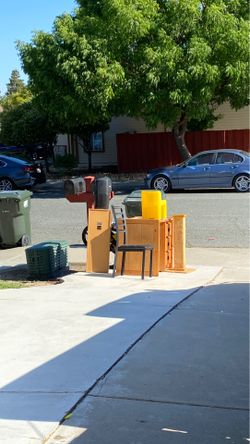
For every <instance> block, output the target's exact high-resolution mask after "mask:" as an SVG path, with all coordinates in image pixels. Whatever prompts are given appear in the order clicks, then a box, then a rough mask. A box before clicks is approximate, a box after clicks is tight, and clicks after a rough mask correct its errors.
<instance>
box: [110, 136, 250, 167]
mask: <svg viewBox="0 0 250 444" xmlns="http://www.w3.org/2000/svg"><path fill="white" fill-rule="evenodd" d="M186 144H187V146H188V149H189V150H190V152H191V154H192V155H194V154H196V153H198V152H200V151H205V150H210V149H221V148H235V149H243V150H245V151H250V130H248V129H246V130H227V131H195V132H187V133H186ZM117 160H118V170H119V172H123V173H132V172H142V171H147V170H149V169H151V168H157V167H161V166H166V165H176V164H177V163H179V162H180V161H181V159H180V156H179V152H178V150H177V147H176V144H175V140H174V137H173V135H172V133H170V132H162V133H136V134H118V135H117Z"/></svg>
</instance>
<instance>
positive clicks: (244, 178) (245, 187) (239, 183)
mask: <svg viewBox="0 0 250 444" xmlns="http://www.w3.org/2000/svg"><path fill="white" fill-rule="evenodd" d="M234 188H235V190H236V191H238V192H239V193H246V191H249V189H250V177H249V175H248V174H239V176H237V177H236V178H235V179H234Z"/></svg>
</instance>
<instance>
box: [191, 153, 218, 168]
mask: <svg viewBox="0 0 250 444" xmlns="http://www.w3.org/2000/svg"><path fill="white" fill-rule="evenodd" d="M213 157H214V153H205V154H201V155H200V156H197V157H195V158H194V159H191V160H190V161H189V162H188V163H187V165H188V166H195V165H206V164H210V163H213Z"/></svg>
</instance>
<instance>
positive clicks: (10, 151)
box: [0, 146, 46, 184]
mask: <svg viewBox="0 0 250 444" xmlns="http://www.w3.org/2000/svg"><path fill="white" fill-rule="evenodd" d="M0 154H3V155H5V156H10V157H15V158H18V159H21V160H25V161H27V162H29V163H30V164H31V165H33V170H32V176H33V177H34V178H35V184H37V183H44V182H46V161H45V160H44V159H43V158H42V157H40V156H38V155H37V153H35V152H33V151H31V150H30V149H28V148H27V147H17V146H0Z"/></svg>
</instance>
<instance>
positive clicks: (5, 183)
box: [0, 177, 14, 191]
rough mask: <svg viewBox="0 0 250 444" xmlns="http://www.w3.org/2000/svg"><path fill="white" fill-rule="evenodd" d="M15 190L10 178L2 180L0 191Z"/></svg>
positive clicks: (0, 180) (0, 181)
mask: <svg viewBox="0 0 250 444" xmlns="http://www.w3.org/2000/svg"><path fill="white" fill-rule="evenodd" d="M13 189H14V184H13V182H12V181H11V180H10V179H8V177H2V179H0V191H11V190H13Z"/></svg>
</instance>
